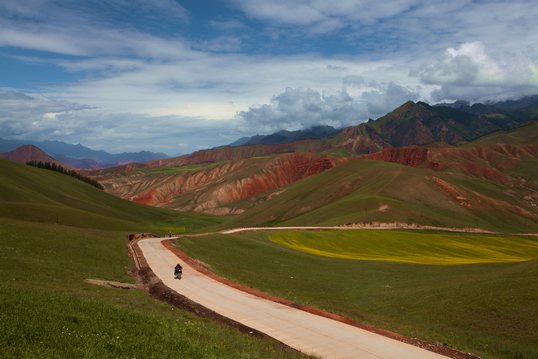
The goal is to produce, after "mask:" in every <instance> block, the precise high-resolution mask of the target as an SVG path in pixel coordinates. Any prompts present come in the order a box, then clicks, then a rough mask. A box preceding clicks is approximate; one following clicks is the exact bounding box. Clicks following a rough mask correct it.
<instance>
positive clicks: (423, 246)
mask: <svg viewBox="0 0 538 359" xmlns="http://www.w3.org/2000/svg"><path fill="white" fill-rule="evenodd" d="M269 239H270V240H271V241H272V242H275V243H279V244H283V245H286V246H288V247H291V248H294V249H297V250H300V251H303V252H306V253H312V254H316V255H321V256H326V257H335V258H348V259H361V260H376V261H388V262H406V263H417V264H431V265H458V264H471V263H506V262H522V261H527V260H532V259H536V258H538V237H523V236H519V237H513V236H510V237H507V236H493V235H465V234H426V233H418V232H403V231H383V230H362V229H361V230H342V231H340V230H338V231H324V232H314V231H289V232H288V231H281V232H277V233H272V232H269Z"/></svg>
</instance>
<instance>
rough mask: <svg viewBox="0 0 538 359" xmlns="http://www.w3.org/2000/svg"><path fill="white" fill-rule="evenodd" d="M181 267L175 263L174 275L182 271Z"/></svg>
mask: <svg viewBox="0 0 538 359" xmlns="http://www.w3.org/2000/svg"><path fill="white" fill-rule="evenodd" d="M182 271H183V267H181V264H179V263H178V264H177V266H176V268H174V275H176V274H177V273H178V272H182Z"/></svg>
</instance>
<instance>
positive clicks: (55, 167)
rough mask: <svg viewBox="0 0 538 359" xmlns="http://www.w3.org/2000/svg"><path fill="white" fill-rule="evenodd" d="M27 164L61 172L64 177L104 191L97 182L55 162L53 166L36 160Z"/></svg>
mask: <svg viewBox="0 0 538 359" xmlns="http://www.w3.org/2000/svg"><path fill="white" fill-rule="evenodd" d="M26 164H27V165H29V166H34V167H37V168H43V169H46V170H50V171H56V172H60V173H63V174H64V175H68V176H71V177H73V178H76V179H78V180H80V181H83V182H86V183H87V184H89V185H92V186H94V187H96V188H99V189H100V190H104V188H103V186H102V185H101V184H100V183H99V182H97V181H96V180H94V179H92V178H90V177H86V176H83V175H81V174H80V173H78V172H77V171H75V170H69V169H67V168H64V167H62V166H61V165H57V164H56V163H54V162H52V164H51V163H50V162H45V163H43V162H41V161H39V162H38V161H36V160H32V161H29V162H26Z"/></svg>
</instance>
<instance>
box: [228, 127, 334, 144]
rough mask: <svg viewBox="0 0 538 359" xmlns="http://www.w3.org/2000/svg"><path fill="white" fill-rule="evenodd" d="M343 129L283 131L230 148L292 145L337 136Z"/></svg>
mask: <svg viewBox="0 0 538 359" xmlns="http://www.w3.org/2000/svg"><path fill="white" fill-rule="evenodd" d="M342 131H343V129H336V128H334V127H332V126H314V127H312V128H310V129H306V130H299V131H286V130H282V131H279V132H276V133H273V134H271V135H256V136H253V137H243V138H240V139H239V140H237V141H235V142H234V143H231V144H229V145H228V146H230V147H238V146H252V145H278V144H283V143H292V142H295V141H300V140H321V139H322V138H325V137H331V136H336V135H337V134H339V133H340V132H342Z"/></svg>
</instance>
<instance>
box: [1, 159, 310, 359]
mask: <svg viewBox="0 0 538 359" xmlns="http://www.w3.org/2000/svg"><path fill="white" fill-rule="evenodd" d="M14 208H18V210H17V211H16V212H12V210H13V209H14ZM47 211H51V212H52V211H53V212H52V213H54V214H56V213H55V212H56V211H58V217H59V221H57V217H56V215H54V216H50V217H51V218H49V217H47V216H45V215H42V216H41V215H40V214H42V212H45V213H46V214H49V213H48V212H47ZM185 218H190V220H192V221H193V222H196V221H198V222H197V223H199V224H200V225H202V224H205V225H211V224H212V223H214V222H215V221H216V222H218V221H222V219H213V220H212V219H211V216H197V215H195V214H188V215H183V214H181V213H178V212H175V211H171V210H163V209H158V208H152V207H148V206H142V205H138V204H136V203H131V202H128V201H124V200H121V199H119V198H115V197H113V196H111V195H108V194H106V193H104V192H103V191H99V190H97V189H95V188H94V187H92V186H90V185H87V184H85V183H83V182H81V181H77V180H76V179H73V178H71V177H69V176H64V175H61V174H59V173H55V172H52V171H47V170H40V169H37V168H33V167H30V166H25V165H21V164H18V163H13V162H10V161H6V160H0V323H2V325H0V358H47V359H48V358H137V357H138V358H178V357H180V358H230V359H231V358H244V359H249V358H282V359H284V358H307V357H308V356H305V355H302V354H299V353H296V352H292V351H289V350H287V349H284V348H282V347H280V346H279V345H277V344H276V343H274V342H271V341H268V340H262V339H257V338H254V337H251V336H249V335H247V334H241V333H239V332H237V331H235V330H233V329H231V328H228V327H225V326H222V325H220V324H216V323H214V322H211V321H209V320H207V319H203V318H198V317H196V316H194V315H193V314H191V313H188V312H185V311H183V310H178V309H177V308H173V307H171V306H170V305H167V304H165V303H163V302H160V301H158V300H155V299H152V298H151V297H150V296H149V295H147V294H146V293H145V292H143V291H142V290H138V289H131V290H122V289H116V288H107V287H102V286H96V285H93V284H89V283H87V282H85V281H84V279H100V280H108V281H119V282H124V283H134V282H135V281H134V279H133V278H131V277H130V272H131V268H132V265H133V264H132V262H131V260H130V258H129V257H128V249H127V239H126V235H127V234H129V233H136V232H137V231H140V232H155V231H156V230H155V228H156V229H158V230H157V232H159V231H161V232H165V230H164V227H165V226H166V225H169V224H170V223H172V225H173V226H175V225H177V224H178V223H183V222H182V221H184V220H185ZM152 227H153V228H152ZM114 229H115V230H114Z"/></svg>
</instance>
